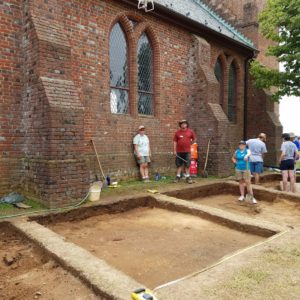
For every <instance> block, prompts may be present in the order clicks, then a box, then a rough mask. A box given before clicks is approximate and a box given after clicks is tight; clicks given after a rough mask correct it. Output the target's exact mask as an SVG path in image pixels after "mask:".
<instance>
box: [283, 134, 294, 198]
mask: <svg viewBox="0 0 300 300" xmlns="http://www.w3.org/2000/svg"><path fill="white" fill-rule="evenodd" d="M282 138H283V143H282V144H281V155H280V170H281V173H282V183H283V190H284V191H285V192H287V191H288V180H289V179H290V191H291V192H293V193H295V192H296V186H295V183H296V174H295V170H294V169H295V163H296V159H297V156H298V149H297V147H296V145H295V144H294V143H293V142H292V141H291V137H290V135H289V134H288V133H284V134H283V135H282Z"/></svg>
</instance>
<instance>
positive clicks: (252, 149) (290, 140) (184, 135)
mask: <svg viewBox="0 0 300 300" xmlns="http://www.w3.org/2000/svg"><path fill="white" fill-rule="evenodd" d="M178 125H179V130H177V131H176V132H175V134H174V137H173V154H174V156H175V164H176V167H177V172H176V177H175V180H174V182H179V181H180V180H181V178H182V174H184V177H185V180H186V182H187V183H193V181H192V179H191V176H190V173H189V167H190V162H191V144H192V143H194V142H195V141H196V135H195V132H194V131H193V130H191V129H190V128H189V123H188V122H187V120H181V121H179V122H178ZM282 138H283V143H282V145H281V155H280V169H281V171H282V181H283V189H284V191H287V190H288V179H289V180H290V191H292V192H295V182H296V175H295V164H296V160H297V159H299V153H300V145H299V142H300V139H299V140H295V136H294V135H293V134H287V133H284V134H283V135H282ZM266 140H267V136H266V134H265V133H260V134H259V135H258V137H257V138H254V139H249V140H248V141H240V142H239V145H238V149H237V150H236V151H234V153H233V156H232V162H233V163H234V164H235V170H236V178H237V180H238V181H239V188H240V197H239V201H244V200H245V199H246V193H245V192H246V189H247V193H248V195H249V196H250V198H251V201H252V203H253V204H256V203H257V201H256V199H255V198H254V195H253V189H252V186H251V176H253V177H254V182H255V184H259V183H260V182H259V181H260V175H261V174H262V173H263V167H264V155H265V153H267V148H266ZM133 145H134V154H135V157H136V160H137V163H138V164H139V168H140V174H141V178H142V180H143V181H145V182H149V181H150V180H149V163H150V162H151V159H150V157H151V150H150V141H149V138H148V137H147V135H146V134H145V126H140V127H139V129H138V134H137V135H136V136H135V137H134V139H133Z"/></svg>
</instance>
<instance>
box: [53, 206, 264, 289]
mask: <svg viewBox="0 0 300 300" xmlns="http://www.w3.org/2000/svg"><path fill="white" fill-rule="evenodd" d="M49 227H50V228H51V229H52V230H54V231H55V232H57V233H59V234H61V235H63V236H65V237H66V239H67V240H69V241H72V242H73V243H75V244H78V245H80V246H81V247H83V248H85V249H87V250H89V251H90V252H92V253H93V254H94V255H96V256H98V257H100V258H102V259H104V260H105V261H106V262H108V263H109V264H110V265H112V266H114V267H116V268H117V269H119V270H121V271H123V272H124V273H126V274H128V275H129V276H131V277H132V278H134V279H136V280H137V281H139V282H141V283H143V284H145V285H146V286H147V287H150V288H154V287H155V286H158V285H160V284H163V283H165V282H168V281H171V280H174V279H177V278H179V277H182V276H185V275H187V274H190V273H192V272H194V271H197V270H200V269H202V268H204V267H206V266H208V265H209V264H211V263H213V262H215V261H216V260H218V259H219V258H221V257H222V256H224V255H226V254H228V253H231V252H233V251H235V250H237V249H240V248H243V247H246V246H249V245H251V244H254V243H256V242H258V241H261V240H262V239H263V238H261V237H259V236H255V235H251V234H247V233H243V232H239V231H236V230H232V229H229V228H226V227H224V226H221V225H218V224H215V223H212V222H210V221H207V220H203V219H201V218H199V217H195V216H190V215H185V214H182V213H177V212H170V211H167V210H163V209H158V208H154V209H150V208H138V209H134V210H131V211H128V212H125V213H121V214H113V215H101V216H96V217H90V218H88V219H84V220H81V221H74V222H63V223H58V224H51V225H49Z"/></svg>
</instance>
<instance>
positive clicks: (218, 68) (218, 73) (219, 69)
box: [215, 58, 224, 106]
mask: <svg viewBox="0 0 300 300" xmlns="http://www.w3.org/2000/svg"><path fill="white" fill-rule="evenodd" d="M215 76H216V78H217V80H218V82H219V85H220V94H219V103H220V105H221V106H223V94H224V92H223V91H224V87H223V67H222V62H221V60H220V58H218V60H217V62H216V65H215Z"/></svg>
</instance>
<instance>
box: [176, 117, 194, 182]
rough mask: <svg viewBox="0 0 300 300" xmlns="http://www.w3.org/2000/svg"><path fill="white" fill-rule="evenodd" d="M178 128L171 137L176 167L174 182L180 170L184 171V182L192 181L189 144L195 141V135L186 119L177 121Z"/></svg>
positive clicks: (179, 174)
mask: <svg viewBox="0 0 300 300" xmlns="http://www.w3.org/2000/svg"><path fill="white" fill-rule="evenodd" d="M178 125H179V127H180V129H179V130H178V131H176V133H175V135H174V138H173V145H174V155H175V156H176V159H175V164H176V167H177V174H176V178H175V180H174V182H179V181H180V178H181V172H183V173H185V177H186V182H187V183H193V181H192V178H191V176H190V170H189V168H190V164H191V144H192V143H194V142H195V140H196V135H195V133H194V131H193V130H191V129H190V128H189V123H188V122H187V120H181V121H180V122H179V123H178Z"/></svg>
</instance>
